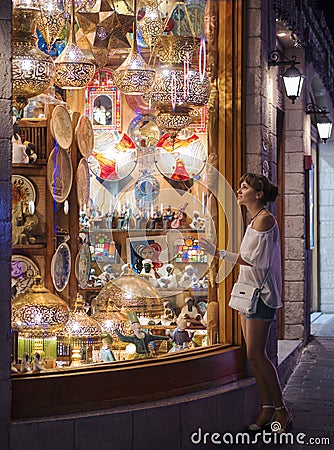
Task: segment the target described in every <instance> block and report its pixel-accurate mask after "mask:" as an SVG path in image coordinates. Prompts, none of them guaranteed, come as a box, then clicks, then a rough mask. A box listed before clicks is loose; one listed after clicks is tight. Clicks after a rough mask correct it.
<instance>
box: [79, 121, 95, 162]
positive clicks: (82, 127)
mask: <svg viewBox="0 0 334 450" xmlns="http://www.w3.org/2000/svg"><path fill="white" fill-rule="evenodd" d="M75 137H76V140H77V144H78V148H79V150H80V153H81V154H82V156H83V157H84V158H88V157H89V156H90V155H91V153H92V151H93V148H94V131H93V126H92V122H91V121H90V120H89V118H88V117H87V116H85V114H82V115H81V116H80V117H79V120H78V124H77V126H76V128H75Z"/></svg>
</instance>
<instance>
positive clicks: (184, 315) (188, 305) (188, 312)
mask: <svg viewBox="0 0 334 450" xmlns="http://www.w3.org/2000/svg"><path fill="white" fill-rule="evenodd" d="M184 303H185V305H184V306H183V308H182V309H181V312H180V315H179V317H178V318H179V319H187V320H188V319H194V320H195V321H199V320H201V315H200V313H199V312H198V309H197V308H196V306H195V305H194V299H193V298H192V297H186V298H185V300H184Z"/></svg>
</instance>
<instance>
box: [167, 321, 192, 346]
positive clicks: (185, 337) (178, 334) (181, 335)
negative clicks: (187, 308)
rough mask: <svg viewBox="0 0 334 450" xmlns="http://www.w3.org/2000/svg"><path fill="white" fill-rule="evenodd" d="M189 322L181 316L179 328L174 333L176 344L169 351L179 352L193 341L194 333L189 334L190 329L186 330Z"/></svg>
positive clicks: (173, 338)
mask: <svg viewBox="0 0 334 450" xmlns="http://www.w3.org/2000/svg"><path fill="white" fill-rule="evenodd" d="M186 328H187V322H186V321H185V320H184V319H182V318H179V319H178V321H177V328H175V330H174V331H173V333H172V341H173V343H174V346H173V347H172V348H171V349H170V350H169V352H168V353H173V352H179V351H181V350H185V349H186V348H188V343H189V342H190V341H191V339H192V337H193V333H192V334H191V335H189V333H188V331H186Z"/></svg>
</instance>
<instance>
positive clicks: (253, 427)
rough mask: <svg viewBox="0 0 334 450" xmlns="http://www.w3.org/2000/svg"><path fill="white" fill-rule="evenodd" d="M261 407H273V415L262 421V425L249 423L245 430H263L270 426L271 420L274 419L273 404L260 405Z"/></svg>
mask: <svg viewBox="0 0 334 450" xmlns="http://www.w3.org/2000/svg"><path fill="white" fill-rule="evenodd" d="M262 409H273V410H274V411H273V415H272V416H271V419H270V420H269V421H268V422H266V423H264V424H263V425H258V424H257V423H255V422H254V423H251V424H249V425H248V426H247V427H246V431H261V430H264V429H266V428H268V427H269V426H270V424H271V423H272V421H273V420H274V417H275V406H274V405H262Z"/></svg>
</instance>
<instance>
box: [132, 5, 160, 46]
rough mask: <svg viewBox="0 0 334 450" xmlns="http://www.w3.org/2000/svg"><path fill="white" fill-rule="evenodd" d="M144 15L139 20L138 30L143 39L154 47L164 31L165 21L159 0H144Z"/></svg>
mask: <svg viewBox="0 0 334 450" xmlns="http://www.w3.org/2000/svg"><path fill="white" fill-rule="evenodd" d="M142 4H143V11H144V14H145V15H144V17H143V18H142V19H141V20H139V22H138V31H139V32H141V35H142V38H143V41H144V42H145V43H146V44H147V45H148V46H149V47H152V46H153V45H155V44H156V42H157V41H158V39H159V38H160V36H161V35H162V33H163V31H164V26H163V21H162V18H161V14H160V11H159V7H158V2H157V0H143V2H142Z"/></svg>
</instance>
